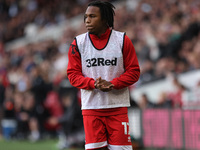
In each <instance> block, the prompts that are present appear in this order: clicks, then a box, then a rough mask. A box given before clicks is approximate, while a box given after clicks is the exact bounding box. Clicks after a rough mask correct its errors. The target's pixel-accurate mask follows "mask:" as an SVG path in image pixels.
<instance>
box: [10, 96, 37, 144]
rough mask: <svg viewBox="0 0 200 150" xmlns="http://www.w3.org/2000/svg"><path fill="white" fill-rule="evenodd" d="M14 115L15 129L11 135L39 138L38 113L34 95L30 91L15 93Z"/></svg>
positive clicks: (32, 138)
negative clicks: (15, 120)
mask: <svg viewBox="0 0 200 150" xmlns="http://www.w3.org/2000/svg"><path fill="white" fill-rule="evenodd" d="M14 102H15V115H16V119H17V130H16V132H15V134H14V135H13V137H14V138H17V139H25V138H29V139H30V140H31V141H33V142H34V141H37V140H39V138H40V132H39V124H38V119H37V118H38V115H39V114H37V111H36V107H35V99H34V95H33V94H32V93H31V92H26V93H24V94H23V93H20V92H17V93H15V98H14Z"/></svg>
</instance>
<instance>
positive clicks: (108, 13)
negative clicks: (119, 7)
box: [88, 1, 115, 28]
mask: <svg viewBox="0 0 200 150" xmlns="http://www.w3.org/2000/svg"><path fill="white" fill-rule="evenodd" d="M89 6H96V7H99V9H100V13H101V19H102V20H105V21H106V22H107V25H108V26H109V27H111V28H114V15H115V11H114V9H115V6H113V5H112V4H111V3H109V2H103V1H92V2H90V3H89V4H88V7H89Z"/></svg>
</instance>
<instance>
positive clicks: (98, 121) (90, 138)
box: [83, 114, 132, 150]
mask: <svg viewBox="0 0 200 150" xmlns="http://www.w3.org/2000/svg"><path fill="white" fill-rule="evenodd" d="M83 122H84V128H85V142H86V143H85V149H87V150H92V149H97V148H101V147H106V146H107V147H108V148H109V149H114V150H121V149H126V150H132V143H131V137H130V133H129V123H128V115H127V114H120V115H114V116H83Z"/></svg>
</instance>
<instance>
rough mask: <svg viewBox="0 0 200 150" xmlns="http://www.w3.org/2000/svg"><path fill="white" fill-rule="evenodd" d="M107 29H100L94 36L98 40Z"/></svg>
mask: <svg viewBox="0 0 200 150" xmlns="http://www.w3.org/2000/svg"><path fill="white" fill-rule="evenodd" d="M107 29H108V27H107V26H106V27H105V28H102V30H101V31H100V32H99V33H97V34H96V36H98V37H99V38H100V37H101V35H102V34H104V33H105V32H106V30H107Z"/></svg>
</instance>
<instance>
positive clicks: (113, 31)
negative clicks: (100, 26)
mask: <svg viewBox="0 0 200 150" xmlns="http://www.w3.org/2000/svg"><path fill="white" fill-rule="evenodd" d="M112 34H116V35H122V36H124V35H126V33H125V32H121V31H116V30H112Z"/></svg>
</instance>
